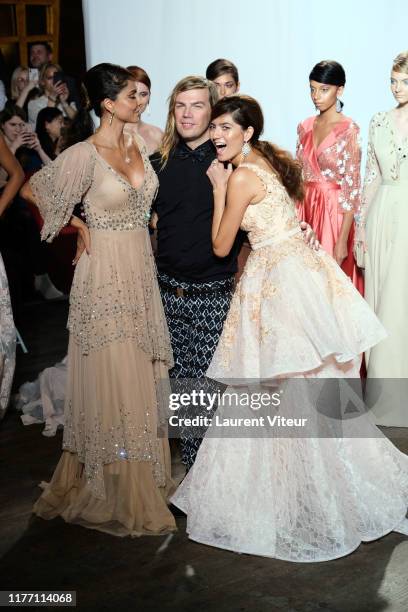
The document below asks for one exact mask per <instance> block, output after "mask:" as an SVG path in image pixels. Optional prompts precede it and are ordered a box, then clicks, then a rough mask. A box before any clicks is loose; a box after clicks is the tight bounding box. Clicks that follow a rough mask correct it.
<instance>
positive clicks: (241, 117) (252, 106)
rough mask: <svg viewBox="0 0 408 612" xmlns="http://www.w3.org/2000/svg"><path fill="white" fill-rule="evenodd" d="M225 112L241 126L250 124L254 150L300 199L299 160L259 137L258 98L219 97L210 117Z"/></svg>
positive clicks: (290, 193)
mask: <svg viewBox="0 0 408 612" xmlns="http://www.w3.org/2000/svg"><path fill="white" fill-rule="evenodd" d="M225 113H230V114H231V115H232V118H233V120H234V121H235V123H238V125H240V126H241V128H242V129H243V130H246V129H247V128H249V127H252V128H253V130H254V133H253V135H252V138H251V140H250V144H251V146H252V148H253V149H255V150H256V151H258V152H259V153H260V154H261V155H262V157H264V158H265V159H266V160H267V162H268V163H269V164H270V165H271V167H272V169H273V170H275V172H277V174H278V175H279V177H280V179H281V181H282V183H283V185H284V186H285V188H286V190H287V192H288V194H289V195H290V197H292V198H295V199H296V200H302V199H303V196H304V190H303V180H302V166H301V164H300V163H299V162H298V161H297V160H295V159H293V157H292V156H291V154H290V153H289V152H288V151H284V150H283V149H280V148H279V147H277V146H276V145H274V144H272V143H271V142H267V141H266V140H259V137H260V136H261V134H262V133H263V128H264V118H263V114H262V110H261V107H260V106H259V104H258V102H257V101H256V100H254V98H251V97H250V96H230V97H229V98H223V99H222V100H219V101H218V102H217V104H216V105H215V106H214V108H213V110H212V114H211V119H212V120H214V119H216V118H217V117H220V116H221V115H224V114H225Z"/></svg>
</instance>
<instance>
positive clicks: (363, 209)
mask: <svg viewBox="0 0 408 612" xmlns="http://www.w3.org/2000/svg"><path fill="white" fill-rule="evenodd" d="M375 124H376V118H375V117H373V118H372V119H371V122H370V128H369V134H368V146H367V161H366V169H365V176H364V187H363V194H362V197H361V204H360V207H359V209H358V211H357V214H356V227H357V232H356V241H357V242H364V240H365V239H364V233H365V232H364V228H365V224H366V219H367V212H368V208H369V206H370V203H371V202H372V201H373V198H374V196H375V194H376V192H377V190H378V187H379V185H380V184H381V170H380V166H379V164H378V160H377V156H376V154H375V148H374V136H375Z"/></svg>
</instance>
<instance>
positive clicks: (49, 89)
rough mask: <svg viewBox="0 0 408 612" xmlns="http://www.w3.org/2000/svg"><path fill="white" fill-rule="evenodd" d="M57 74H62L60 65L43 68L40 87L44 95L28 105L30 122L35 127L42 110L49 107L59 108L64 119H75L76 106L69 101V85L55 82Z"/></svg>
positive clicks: (48, 65)
mask: <svg viewBox="0 0 408 612" xmlns="http://www.w3.org/2000/svg"><path fill="white" fill-rule="evenodd" d="M57 73H58V74H59V75H61V73H62V68H61V66H59V65H58V64H44V65H43V66H42V68H41V72H40V78H39V85H40V88H41V91H42V95H41V96H39V97H38V98H35V100H30V102H29V103H28V120H29V122H30V123H31V124H32V125H33V126H35V124H36V121H37V115H38V113H39V112H40V110H41V109H43V108H45V107H47V106H49V107H52V108H55V107H57V108H59V109H60V110H61V111H62V113H63V114H64V117H67V118H68V119H73V118H74V117H75V113H76V104H75V102H73V101H71V102H70V101H69V95H70V94H69V89H68V86H67V83H66V82H65V81H56V82H54V75H55V74H57ZM57 76H58V75H57Z"/></svg>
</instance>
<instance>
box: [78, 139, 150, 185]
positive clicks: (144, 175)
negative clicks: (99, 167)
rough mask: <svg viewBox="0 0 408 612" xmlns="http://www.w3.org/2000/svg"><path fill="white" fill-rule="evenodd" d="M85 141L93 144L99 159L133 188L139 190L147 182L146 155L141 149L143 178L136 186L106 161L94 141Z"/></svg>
mask: <svg viewBox="0 0 408 612" xmlns="http://www.w3.org/2000/svg"><path fill="white" fill-rule="evenodd" d="M85 142H87V143H88V144H90V145H91V147H92V148H93V149H94V151H95V153H96V155H97V156H98V158H99V159H101V160H102V162H103V163H104V164H105V166H106V167H107V168H109V170H111V171H112V173H113V174H115V176H117V178H118V179H120V180H121V181H122V182H123V183H125V185H127V186H128V187H130V188H131V189H133V191H139V190H140V189H141V188H142V187H143V185H144V184H145V181H146V164H145V160H144V157H143V155H142V153H141V151H140V149H139V153H140V157H141V158H142V162H143V170H144V172H143V180H142V182H141V183H140V185H139V187H135V186H134V185H132V183H130V181H128V180H127V179H126V178H125V177H124V176H123V174H121V173H120V172H118V171H117V170H115V168H113V166H111V165H110V163H109V162H108V161H106V159H105V158H104V157H102V155H101V154H100V153H99V151H98V149H97V148H96V146H95V145H94V143H93V142H91V141H90V140H86V141H85Z"/></svg>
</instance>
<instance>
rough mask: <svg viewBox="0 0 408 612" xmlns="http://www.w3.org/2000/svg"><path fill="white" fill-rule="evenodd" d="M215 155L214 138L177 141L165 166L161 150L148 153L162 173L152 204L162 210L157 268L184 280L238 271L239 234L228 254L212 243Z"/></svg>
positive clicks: (201, 279) (217, 277) (221, 276)
mask: <svg viewBox="0 0 408 612" xmlns="http://www.w3.org/2000/svg"><path fill="white" fill-rule="evenodd" d="M214 158H215V149H214V146H213V144H212V143H211V141H210V140H207V141H206V142H204V143H203V144H202V145H200V146H199V147H197V148H196V149H194V150H192V149H190V148H189V147H188V146H187V144H186V143H184V142H183V141H181V142H179V144H178V145H177V146H176V147H175V149H174V150H173V151H172V152H171V153H170V156H169V159H168V161H167V164H166V165H165V166H164V168H162V167H161V166H162V159H161V157H160V155H159V154H154V155H152V156H151V158H150V161H151V162H152V165H153V168H154V170H155V171H156V173H157V176H158V177H159V190H158V193H157V197H156V200H155V202H154V205H153V208H154V210H155V211H156V212H157V215H158V223H157V257H156V263H157V268H158V271H159V272H164V273H166V274H168V275H169V276H172V277H174V278H176V279H178V280H180V281H187V282H188V281H190V282H208V281H213V280H220V279H224V278H228V277H230V276H232V275H233V274H235V272H236V271H237V255H238V251H239V247H240V245H241V241H242V237H241V236H240V235H239V236H238V237H237V239H236V240H235V243H234V246H233V248H232V250H231V252H230V254H229V255H227V257H223V258H219V257H216V256H215V255H214V253H213V249H212V242H211V226H212V217H213V191H212V185H211V182H210V180H209V178H208V176H207V174H206V172H207V169H208V166H209V165H210V164H211V162H212V161H213V159H214Z"/></svg>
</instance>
